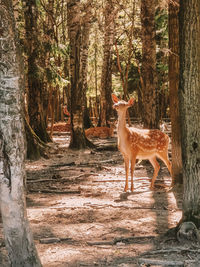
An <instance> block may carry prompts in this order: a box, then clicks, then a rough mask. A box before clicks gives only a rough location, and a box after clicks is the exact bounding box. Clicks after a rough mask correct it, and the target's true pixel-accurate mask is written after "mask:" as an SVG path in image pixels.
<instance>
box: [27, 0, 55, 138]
mask: <svg viewBox="0 0 200 267" xmlns="http://www.w3.org/2000/svg"><path fill="white" fill-rule="evenodd" d="M23 2H24V10H25V11H24V17H25V31H26V51H27V61H28V73H27V76H28V114H29V119H30V122H29V123H30V126H31V128H32V129H33V130H34V132H35V133H36V134H37V135H38V136H39V138H40V139H41V140H42V141H44V142H50V141H51V139H50V137H49V135H48V133H47V130H46V128H47V127H46V126H47V125H46V121H45V116H44V110H43V107H44V106H43V102H44V99H43V98H44V92H43V91H44V78H43V75H42V73H41V67H40V66H39V62H40V48H41V47H40V41H39V40H38V34H39V32H38V26H37V17H38V15H37V4H36V0H23ZM46 108H47V105H46Z"/></svg>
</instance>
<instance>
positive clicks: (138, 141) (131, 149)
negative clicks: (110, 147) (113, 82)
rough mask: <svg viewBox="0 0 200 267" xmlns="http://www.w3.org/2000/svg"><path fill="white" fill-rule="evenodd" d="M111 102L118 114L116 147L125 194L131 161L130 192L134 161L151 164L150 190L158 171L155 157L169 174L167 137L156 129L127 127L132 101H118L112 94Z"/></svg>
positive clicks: (158, 167)
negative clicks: (124, 173)
mask: <svg viewBox="0 0 200 267" xmlns="http://www.w3.org/2000/svg"><path fill="white" fill-rule="evenodd" d="M112 100H113V102H114V105H113V108H114V109H116V111H117V113H118V126H117V136H118V147H119V150H120V151H121V153H122V155H123V158H124V162H125V172H126V184H125V188H124V191H125V192H126V191H127V189H128V174H129V161H131V191H133V190H134V186H133V172H134V169H135V163H136V159H148V160H149V161H150V162H151V164H152V166H153V168H154V174H153V178H152V181H151V189H153V188H154V182H155V180H156V177H157V175H158V172H159V169H160V165H159V163H158V161H157V160H156V157H158V158H160V159H161V160H162V161H163V162H164V163H165V164H166V166H167V168H168V170H169V172H170V174H171V162H170V161H169V159H168V145H169V137H168V135H166V134H165V133H163V132H161V131H160V130H156V129H155V130H148V129H137V128H133V127H131V128H129V127H127V126H126V111H127V109H128V108H129V107H131V106H132V105H133V103H134V99H133V98H131V99H130V100H129V101H128V102H125V101H124V100H119V99H118V98H117V96H116V95H114V94H112Z"/></svg>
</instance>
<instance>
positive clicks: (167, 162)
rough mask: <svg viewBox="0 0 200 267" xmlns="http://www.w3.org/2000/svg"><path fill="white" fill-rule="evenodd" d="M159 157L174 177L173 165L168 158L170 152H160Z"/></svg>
mask: <svg viewBox="0 0 200 267" xmlns="http://www.w3.org/2000/svg"><path fill="white" fill-rule="evenodd" d="M157 156H158V157H159V158H160V159H161V160H162V161H163V162H164V163H165V165H166V166H167V168H168V170H169V172H170V174H171V176H172V164H171V162H170V160H169V158H168V150H166V151H163V152H159V153H158V155H157Z"/></svg>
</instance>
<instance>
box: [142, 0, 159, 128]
mask: <svg viewBox="0 0 200 267" xmlns="http://www.w3.org/2000/svg"><path fill="white" fill-rule="evenodd" d="M155 5H156V4H155V0H153V1H152V0H141V24H142V80H143V88H142V90H143V122H144V127H145V128H150V129H151V128H159V124H158V123H159V119H158V112H157V111H158V110H157V103H156V101H157V99H156V90H157V87H158V84H157V73H156V39H155V35H156V32H155Z"/></svg>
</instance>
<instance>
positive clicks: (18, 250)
mask: <svg viewBox="0 0 200 267" xmlns="http://www.w3.org/2000/svg"><path fill="white" fill-rule="evenodd" d="M0 21H1V32H0V37H1V38H0V39H1V43H0V54H1V59H0V66H1V76H0V83H1V87H0V96H1V97H0V170H1V171H0V203H1V204H0V205H1V216H2V220H3V228H4V236H5V243H6V248H7V250H8V257H9V261H10V266H26V267H29V266H30V267H33V266H35V267H36V266H41V263H40V260H39V258H38V255H37V251H36V248H35V245H34V242H33V237H32V234H31V230H30V227H29V223H28V219H27V214H26V206H25V198H24V187H23V183H24V178H25V169H24V157H25V144H24V127H23V126H24V125H23V118H22V93H23V92H22V88H23V85H22V80H23V79H22V73H20V71H21V69H22V68H21V69H20V64H19V62H20V57H19V50H18V49H17V42H16V38H15V36H16V31H15V27H14V16H13V9H12V1H11V0H2V1H1V2H0ZM5 48H6V49H5Z"/></svg>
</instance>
